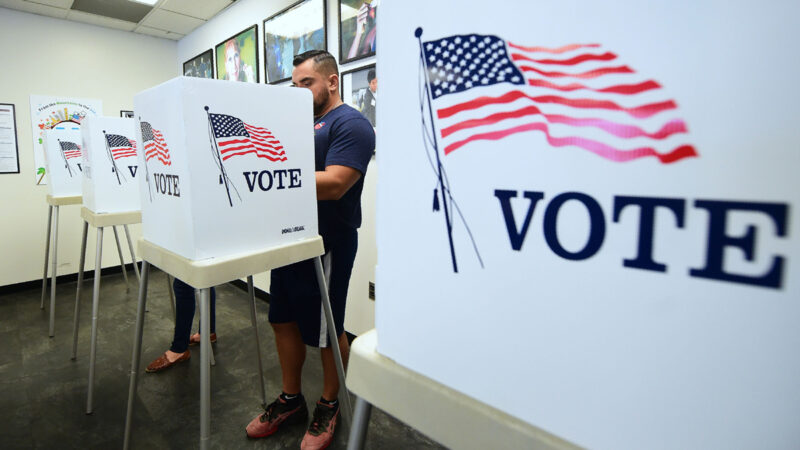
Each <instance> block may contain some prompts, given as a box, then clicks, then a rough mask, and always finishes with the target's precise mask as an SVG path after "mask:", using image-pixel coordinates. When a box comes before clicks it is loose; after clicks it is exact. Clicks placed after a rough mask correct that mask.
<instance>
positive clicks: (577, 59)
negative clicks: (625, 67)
mask: <svg viewBox="0 0 800 450" xmlns="http://www.w3.org/2000/svg"><path fill="white" fill-rule="evenodd" d="M616 58H617V55H615V54H613V53H611V52H605V53H603V54H602V55H595V54H592V53H585V54H583V55H577V56H573V57H572V58H569V59H533V58H531V57H530V56H525V55H523V54H521V53H512V54H511V59H513V60H514V61H531V62H535V63H539V64H552V65H556V66H574V65H576V64H580V63H582V62H586V61H611V60H612V59H616Z"/></svg>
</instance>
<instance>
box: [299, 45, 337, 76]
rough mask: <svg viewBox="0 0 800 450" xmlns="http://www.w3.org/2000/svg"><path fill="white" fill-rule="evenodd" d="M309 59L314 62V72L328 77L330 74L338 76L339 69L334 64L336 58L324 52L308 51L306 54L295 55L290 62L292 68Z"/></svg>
mask: <svg viewBox="0 0 800 450" xmlns="http://www.w3.org/2000/svg"><path fill="white" fill-rule="evenodd" d="M309 59H313V60H314V70H316V71H317V72H320V73H323V74H325V75H330V74H332V73H334V74H336V75H337V76H338V75H339V67H338V66H337V64H336V58H334V57H333V55H331V54H330V53H328V52H326V51H325V50H309V51H307V52H303V53H300V54H299V55H295V56H294V59H293V60H292V65H293V66H295V67H296V66H299V65H300V64H303V63H304V62H306V61H308V60H309Z"/></svg>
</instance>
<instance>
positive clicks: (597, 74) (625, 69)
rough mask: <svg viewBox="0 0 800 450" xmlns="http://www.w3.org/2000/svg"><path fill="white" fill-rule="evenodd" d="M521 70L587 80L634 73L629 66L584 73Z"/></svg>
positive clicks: (527, 68)
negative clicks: (612, 74)
mask: <svg viewBox="0 0 800 450" xmlns="http://www.w3.org/2000/svg"><path fill="white" fill-rule="evenodd" d="M519 68H520V70H522V71H523V72H536V73H538V74H539V75H543V76H546V77H553V78H563V77H573V78H582V79H585V78H597V77H602V76H603V75H608V74H611V73H634V71H633V69H631V68H630V67H628V66H619V67H601V68H599V69H593V70H590V71H588V72H582V73H566V72H546V71H544V70H539V69H537V68H535V67H531V66H520V67H519Z"/></svg>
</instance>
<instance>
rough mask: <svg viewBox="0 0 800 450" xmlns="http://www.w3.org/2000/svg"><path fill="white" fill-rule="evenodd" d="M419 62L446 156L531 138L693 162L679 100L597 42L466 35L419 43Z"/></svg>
mask: <svg viewBox="0 0 800 450" xmlns="http://www.w3.org/2000/svg"><path fill="white" fill-rule="evenodd" d="M422 58H424V61H423V63H424V68H425V69H427V77H426V80H425V81H424V82H423V83H427V88H428V89H429V90H430V96H431V97H430V98H431V100H432V109H433V115H434V117H435V120H436V126H437V130H438V136H437V138H438V140H439V148H440V149H442V150H443V153H444V154H445V155H447V154H449V153H451V152H453V151H455V150H458V149H460V148H462V147H465V146H468V145H469V144H470V143H471V142H475V141H481V140H484V141H485V140H491V141H496V140H499V139H503V138H505V137H507V136H510V135H514V134H517V133H523V132H529V131H536V132H538V133H541V134H543V135H544V138H545V139H546V140H547V142H548V143H549V145H551V146H553V147H573V148H575V147H577V148H580V149H582V150H586V151H589V152H592V153H594V154H595V155H598V156H600V157H602V158H605V159H607V160H610V161H614V162H624V161H631V160H634V159H638V158H645V157H655V158H657V159H658V160H659V161H660V162H661V163H662V164H669V163H674V162H676V161H679V160H681V159H684V158H688V157H693V156H697V152H696V151H695V148H694V147H693V146H692V145H689V144H686V143H685V141H684V139H685V137H686V135H685V134H686V133H687V126H686V123H685V122H684V121H683V120H682V119H681V118H679V117H676V109H677V104H676V103H675V101H673V100H672V99H669V98H668V97H667V96H666V94H665V93H664V90H663V89H662V88H661V85H660V84H659V83H657V82H656V81H654V80H650V79H645V78H643V77H642V76H640V75H638V74H637V73H636V72H635V71H634V70H633V69H632V68H631V67H629V66H628V65H625V64H623V63H621V62H619V61H618V57H617V55H616V54H614V53H612V52H610V51H607V50H604V49H602V48H601V46H600V45H599V44H569V45H564V46H561V47H554V48H551V47H540V46H523V45H518V44H515V43H512V42H508V41H505V40H503V39H501V38H499V37H497V36H491V35H478V34H465V35H454V36H449V37H446V38H443V39H438V40H433V41H427V42H423V43H422Z"/></svg>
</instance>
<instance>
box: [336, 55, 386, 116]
mask: <svg viewBox="0 0 800 450" xmlns="http://www.w3.org/2000/svg"><path fill="white" fill-rule="evenodd" d="M340 89H341V91H342V101H343V102H345V103H347V104H348V105H350V106H352V107H353V108H355V109H357V110H359V111H361V114H363V115H364V117H366V118H367V120H369V123H371V124H372V126H373V127H375V107H376V106H377V99H378V78H377V77H376V76H375V64H372V65H369V66H365V67H360V68H358V69H354V70H349V71H347V72H342V80H341V82H340Z"/></svg>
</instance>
